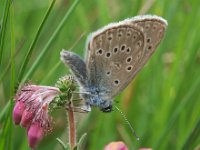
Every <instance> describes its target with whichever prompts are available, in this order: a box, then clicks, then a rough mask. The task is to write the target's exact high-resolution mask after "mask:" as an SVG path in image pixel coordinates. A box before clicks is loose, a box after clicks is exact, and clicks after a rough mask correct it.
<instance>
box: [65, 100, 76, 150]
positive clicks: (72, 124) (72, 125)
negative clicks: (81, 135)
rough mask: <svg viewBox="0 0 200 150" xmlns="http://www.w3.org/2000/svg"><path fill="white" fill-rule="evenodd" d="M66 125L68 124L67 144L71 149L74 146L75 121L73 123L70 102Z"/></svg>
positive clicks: (73, 118)
mask: <svg viewBox="0 0 200 150" xmlns="http://www.w3.org/2000/svg"><path fill="white" fill-rule="evenodd" d="M67 113H68V115H67V116H68V125H69V146H70V149H71V150H73V148H74V147H75V146H76V123H75V116H74V112H73V110H72V107H71V104H69V106H68V110H67Z"/></svg>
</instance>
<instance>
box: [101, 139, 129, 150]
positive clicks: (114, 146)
mask: <svg viewBox="0 0 200 150" xmlns="http://www.w3.org/2000/svg"><path fill="white" fill-rule="evenodd" d="M104 150H128V147H127V146H126V145H125V144H124V143H123V142H121V141H119V142H111V143H109V144H108V145H106V147H105V148H104Z"/></svg>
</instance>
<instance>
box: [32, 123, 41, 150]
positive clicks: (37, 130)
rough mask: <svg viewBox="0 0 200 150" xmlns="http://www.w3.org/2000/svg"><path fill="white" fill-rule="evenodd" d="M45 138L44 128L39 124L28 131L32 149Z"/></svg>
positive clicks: (35, 124)
mask: <svg viewBox="0 0 200 150" xmlns="http://www.w3.org/2000/svg"><path fill="white" fill-rule="evenodd" d="M43 136H44V131H43V128H42V127H41V126H40V123H39V122H36V123H34V124H31V126H30V128H29V129H28V143H29V146H30V147H31V148H35V147H36V146H37V145H38V143H39V142H40V141H41V140H42V138H43Z"/></svg>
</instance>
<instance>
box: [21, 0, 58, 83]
mask: <svg viewBox="0 0 200 150" xmlns="http://www.w3.org/2000/svg"><path fill="white" fill-rule="evenodd" d="M55 1H56V0H53V1H52V2H51V5H50V7H49V9H48V10H47V12H46V14H45V17H44V19H43V20H42V23H41V24H40V27H39V29H38V31H37V33H36V36H35V38H34V40H33V43H32V44H31V46H30V48H29V50H28V53H27V55H26V57H25V60H24V62H23V64H22V67H21V69H20V73H19V77H18V82H19V83H20V81H21V80H22V77H23V75H24V72H25V70H26V67H27V65H28V62H29V60H30V57H31V54H32V52H33V49H34V48H35V45H36V43H37V41H38V38H39V36H40V34H41V31H42V29H43V27H44V24H45V22H46V21H47V19H48V17H49V14H50V12H51V11H52V8H53V6H54V4H55Z"/></svg>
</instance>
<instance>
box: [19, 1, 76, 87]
mask: <svg viewBox="0 0 200 150" xmlns="http://www.w3.org/2000/svg"><path fill="white" fill-rule="evenodd" d="M79 2H80V0H75V1H74V3H73V4H72V6H71V7H70V8H69V10H68V11H67V13H66V14H65V16H64V18H63V19H62V20H61V22H60V24H59V25H58V27H57V28H56V30H55V31H54V33H53V35H52V36H51V37H50V39H49V41H48V42H47V44H46V45H45V47H44V48H43V50H42V51H41V53H40V55H39V56H38V57H37V59H36V61H35V62H34V63H33V65H32V67H31V68H30V69H29V71H28V73H27V74H26V75H25V77H24V78H23V80H22V83H24V82H25V81H26V80H27V79H28V77H30V75H31V74H33V73H34V71H35V69H36V67H37V66H38V65H39V63H40V62H41V60H42V58H43V57H44V54H45V53H46V52H47V51H48V49H49V47H50V46H51V44H52V43H53V41H54V39H55V38H56V36H57V35H58V34H59V32H60V31H61V29H62V28H63V26H64V25H65V23H66V21H67V20H68V19H69V17H70V15H71V14H72V12H73V11H74V9H75V8H76V6H77V5H78V3H79Z"/></svg>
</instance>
